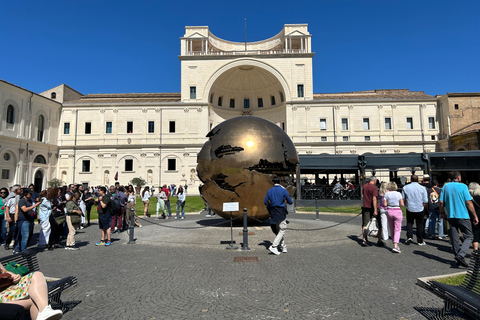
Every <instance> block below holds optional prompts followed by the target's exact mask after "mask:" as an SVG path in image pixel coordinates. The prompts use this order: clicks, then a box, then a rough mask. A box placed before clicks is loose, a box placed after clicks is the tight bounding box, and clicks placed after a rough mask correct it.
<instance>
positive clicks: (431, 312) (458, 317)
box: [414, 307, 473, 320]
mask: <svg viewBox="0 0 480 320" xmlns="http://www.w3.org/2000/svg"><path fill="white" fill-rule="evenodd" d="M414 309H415V310H416V311H418V313H420V314H421V315H422V316H424V317H425V319H429V320H434V319H438V313H439V312H440V310H442V309H441V308H433V307H414ZM443 319H444V320H472V319H473V318H471V317H469V316H468V315H464V314H462V313H461V312H460V311H458V310H457V309H451V310H450V311H449V312H447V313H446V314H445V317H444V318H443Z"/></svg>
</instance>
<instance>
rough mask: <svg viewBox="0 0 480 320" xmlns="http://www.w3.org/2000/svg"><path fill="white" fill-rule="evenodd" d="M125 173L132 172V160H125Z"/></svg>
mask: <svg viewBox="0 0 480 320" xmlns="http://www.w3.org/2000/svg"><path fill="white" fill-rule="evenodd" d="M125 171H133V159H126V160H125Z"/></svg>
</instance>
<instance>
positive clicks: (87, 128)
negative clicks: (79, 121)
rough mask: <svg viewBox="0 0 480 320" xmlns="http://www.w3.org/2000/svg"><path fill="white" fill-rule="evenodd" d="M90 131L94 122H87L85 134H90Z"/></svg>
mask: <svg viewBox="0 0 480 320" xmlns="http://www.w3.org/2000/svg"><path fill="white" fill-rule="evenodd" d="M90 133H92V123H91V122H85V134H90Z"/></svg>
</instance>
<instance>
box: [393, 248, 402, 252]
mask: <svg viewBox="0 0 480 320" xmlns="http://www.w3.org/2000/svg"><path fill="white" fill-rule="evenodd" d="M392 251H393V252H395V253H402V251H400V248H393V249H392Z"/></svg>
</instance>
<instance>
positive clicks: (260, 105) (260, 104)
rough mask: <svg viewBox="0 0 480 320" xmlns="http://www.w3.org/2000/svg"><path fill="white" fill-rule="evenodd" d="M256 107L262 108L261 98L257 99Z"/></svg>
mask: <svg viewBox="0 0 480 320" xmlns="http://www.w3.org/2000/svg"><path fill="white" fill-rule="evenodd" d="M258 107H259V108H263V98H258Z"/></svg>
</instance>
